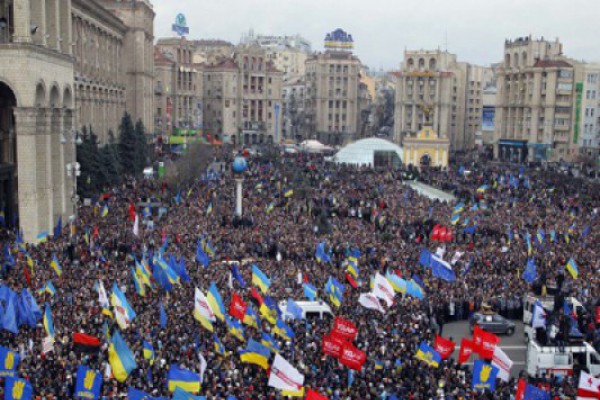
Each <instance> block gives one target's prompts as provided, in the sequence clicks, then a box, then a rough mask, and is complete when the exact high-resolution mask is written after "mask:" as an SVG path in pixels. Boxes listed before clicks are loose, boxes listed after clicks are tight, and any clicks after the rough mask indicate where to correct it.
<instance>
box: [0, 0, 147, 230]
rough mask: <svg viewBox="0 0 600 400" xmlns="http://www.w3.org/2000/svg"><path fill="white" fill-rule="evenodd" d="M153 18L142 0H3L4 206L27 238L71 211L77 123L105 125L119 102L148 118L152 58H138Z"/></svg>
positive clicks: (0, 183) (0, 120)
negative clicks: (71, 169) (147, 89)
mask: <svg viewBox="0 0 600 400" xmlns="http://www.w3.org/2000/svg"><path fill="white" fill-rule="evenodd" d="M115 16H116V17H115ZM142 16H145V18H142ZM153 18H154V13H153V11H152V8H151V5H150V3H149V2H147V1H142V0H137V1H130V2H127V3H121V2H119V1H110V0H102V1H100V0H85V1H84V0H64V1H32V0H0V146H1V147H0V199H1V202H2V204H0V207H2V210H3V211H4V214H5V220H6V221H7V223H8V225H9V226H13V225H16V224H18V225H19V226H20V228H21V229H22V230H23V233H24V238H25V240H28V241H31V240H33V239H34V238H35V237H36V236H37V235H38V234H40V233H42V232H50V233H51V232H52V228H53V227H54V226H55V224H56V222H57V221H58V219H59V218H62V219H63V221H65V220H66V218H67V217H68V216H69V215H71V214H72V213H73V212H74V208H73V204H74V202H75V201H76V200H77V198H76V196H75V194H76V193H75V191H74V181H73V176H72V175H68V174H67V167H73V166H74V165H75V162H74V161H75V160H74V148H75V145H74V138H75V134H74V133H75V132H76V131H77V130H78V129H79V128H80V127H81V126H83V125H88V126H89V125H91V126H92V129H93V130H94V131H95V132H96V133H98V135H99V136H101V135H106V131H108V130H109V129H115V128H116V125H115V123H114V122H115V119H116V118H117V115H118V114H119V113H121V111H122V110H123V109H125V110H128V111H129V110H130V112H131V113H132V114H133V115H134V117H136V116H138V117H139V118H142V120H143V121H144V122H145V123H146V126H147V127H151V126H152V121H151V120H150V121H149V122H148V123H147V112H146V109H147V108H150V109H151V104H152V100H153V99H152V97H150V99H148V97H147V95H146V94H145V92H144V90H142V87H143V86H144V85H145V84H146V83H147V82H148V79H149V81H150V82H152V79H151V76H152V74H153V68H152V65H153V58H150V63H147V62H146V60H145V59H141V60H137V59H136V58H137V57H139V56H140V52H139V51H138V50H137V49H138V48H139V47H142V48H143V47H145V46H146V45H147V43H151V42H152V29H153V22H152V21H153ZM134 20H135V22H134ZM140 38H146V39H147V40H148V42H144V41H141V40H139V39H140ZM140 44H142V45H140ZM128 49H129V50H128ZM127 51H130V53H127ZM125 53H127V54H125ZM24 72H25V73H24ZM134 83H135V85H134ZM140 85H141V86H140ZM150 88H151V86H150ZM138 94H139V97H138ZM150 94H152V92H150ZM150 115H151V114H150ZM103 131H104V132H103ZM115 133H116V132H115Z"/></svg>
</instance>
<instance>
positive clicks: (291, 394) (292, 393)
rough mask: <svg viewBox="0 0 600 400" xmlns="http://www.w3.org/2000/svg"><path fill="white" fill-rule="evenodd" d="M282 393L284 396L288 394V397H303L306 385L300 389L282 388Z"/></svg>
mask: <svg viewBox="0 0 600 400" xmlns="http://www.w3.org/2000/svg"><path fill="white" fill-rule="evenodd" d="M281 395H282V396H287V397H302V398H304V386H302V387H301V388H300V390H298V391H295V390H281Z"/></svg>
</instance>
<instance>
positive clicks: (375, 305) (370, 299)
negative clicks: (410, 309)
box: [358, 293, 385, 314]
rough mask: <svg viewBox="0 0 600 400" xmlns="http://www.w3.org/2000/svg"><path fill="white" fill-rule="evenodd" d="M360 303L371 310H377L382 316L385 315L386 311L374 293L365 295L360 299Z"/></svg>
mask: <svg viewBox="0 0 600 400" xmlns="http://www.w3.org/2000/svg"><path fill="white" fill-rule="evenodd" d="M358 303H359V304H360V305H361V306H363V307H365V308H368V309H370V310H377V311H379V312H380V313H382V314H385V310H384V309H383V307H382V306H381V304H380V303H379V300H377V297H375V295H374V294H373V293H363V294H361V295H360V296H359V297H358Z"/></svg>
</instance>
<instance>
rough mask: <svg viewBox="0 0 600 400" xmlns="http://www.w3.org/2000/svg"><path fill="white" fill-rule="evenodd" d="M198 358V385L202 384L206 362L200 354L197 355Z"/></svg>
mask: <svg viewBox="0 0 600 400" xmlns="http://www.w3.org/2000/svg"><path fill="white" fill-rule="evenodd" d="M198 356H199V357H200V383H202V382H204V372H205V371H206V360H205V359H204V356H203V355H202V353H198Z"/></svg>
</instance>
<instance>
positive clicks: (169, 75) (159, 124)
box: [154, 47, 177, 142]
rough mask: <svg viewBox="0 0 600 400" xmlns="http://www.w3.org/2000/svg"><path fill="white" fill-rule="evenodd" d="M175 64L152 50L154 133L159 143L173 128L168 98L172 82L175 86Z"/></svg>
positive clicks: (157, 51) (171, 109) (159, 52)
mask: <svg viewBox="0 0 600 400" xmlns="http://www.w3.org/2000/svg"><path fill="white" fill-rule="evenodd" d="M176 65H177V63H176V62H175V61H173V60H171V59H170V58H169V57H167V56H166V55H165V54H163V53H162V52H161V51H160V50H159V49H158V47H155V48H154V132H155V134H156V136H157V137H159V138H160V141H161V142H164V141H165V140H167V136H168V135H169V134H170V133H171V132H172V128H173V119H172V117H173V100H172V98H171V97H170V94H171V90H172V87H173V82H175V84H177V83H176V82H177V78H176V72H177V69H176Z"/></svg>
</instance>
